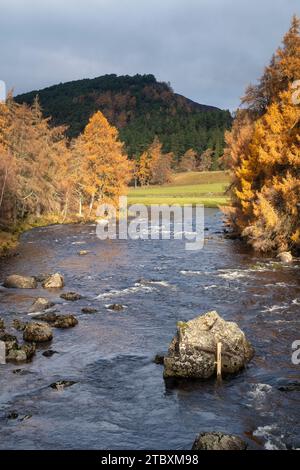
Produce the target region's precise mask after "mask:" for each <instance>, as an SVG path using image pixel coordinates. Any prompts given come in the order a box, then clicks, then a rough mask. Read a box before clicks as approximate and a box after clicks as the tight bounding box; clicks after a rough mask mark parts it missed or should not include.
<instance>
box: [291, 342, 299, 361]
mask: <svg viewBox="0 0 300 470" xmlns="http://www.w3.org/2000/svg"><path fill="white" fill-rule="evenodd" d="M292 350H293V353H292V363H293V364H294V365H295V366H298V365H299V364H300V339H297V340H296V341H294V342H293V344H292Z"/></svg>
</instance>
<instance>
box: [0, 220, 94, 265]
mask: <svg viewBox="0 0 300 470" xmlns="http://www.w3.org/2000/svg"><path fill="white" fill-rule="evenodd" d="M79 222H81V220H79V219H78V218H77V217H72V218H68V219H63V218H62V216H61V215H59V214H53V215H48V216H43V217H31V218H28V219H27V220H24V221H23V222H19V223H18V224H16V225H15V226H12V227H11V228H10V229H7V230H5V231H4V230H0V258H3V257H6V256H11V255H13V254H14V253H15V250H16V248H17V246H18V243H19V238H20V236H21V235H22V233H24V232H27V230H31V229H33V228H36V227H47V226H51V225H56V224H67V223H68V224H69V223H79ZM85 222H87V221H86V220H85Z"/></svg>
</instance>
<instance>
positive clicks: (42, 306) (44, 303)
mask: <svg viewBox="0 0 300 470" xmlns="http://www.w3.org/2000/svg"><path fill="white" fill-rule="evenodd" d="M53 306H54V303H53V302H51V301H50V300H49V299H46V298H45V297H38V298H37V299H36V300H35V301H34V302H33V304H32V306H31V307H30V309H29V312H30V313H35V312H42V311H43V310H47V309H48V308H51V307H53Z"/></svg>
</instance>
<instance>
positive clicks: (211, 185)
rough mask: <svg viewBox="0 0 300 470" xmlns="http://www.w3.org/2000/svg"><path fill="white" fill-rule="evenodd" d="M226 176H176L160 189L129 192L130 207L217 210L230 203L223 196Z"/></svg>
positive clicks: (208, 173)
mask: <svg viewBox="0 0 300 470" xmlns="http://www.w3.org/2000/svg"><path fill="white" fill-rule="evenodd" d="M228 185H229V175H228V173H226V172H224V171H209V172H201V173H200V172H186V173H177V174H176V175H174V177H173V181H172V182H171V183H169V184H166V185H162V186H146V187H142V188H132V189H131V190H130V191H129V194H128V202H129V204H135V203H137V204H145V205H150V204H180V205H183V204H204V206H206V207H219V206H222V205H226V204H227V203H228V202H229V199H228V196H226V195H225V191H226V188H227V187H228Z"/></svg>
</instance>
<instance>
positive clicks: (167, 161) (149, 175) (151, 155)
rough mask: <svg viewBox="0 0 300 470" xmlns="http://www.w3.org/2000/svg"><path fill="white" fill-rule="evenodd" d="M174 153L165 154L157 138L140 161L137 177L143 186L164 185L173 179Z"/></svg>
mask: <svg viewBox="0 0 300 470" xmlns="http://www.w3.org/2000/svg"><path fill="white" fill-rule="evenodd" d="M172 162H173V154H172V153H163V151H162V144H161V142H160V141H159V139H158V137H155V139H154V141H153V142H152V144H151V145H150V146H149V148H148V149H147V150H145V151H144V152H143V153H142V155H141V157H140V161H139V168H138V171H137V176H138V179H139V182H140V184H141V185H142V186H144V185H148V184H163V183H167V182H169V181H170V180H171V177H172Z"/></svg>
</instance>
